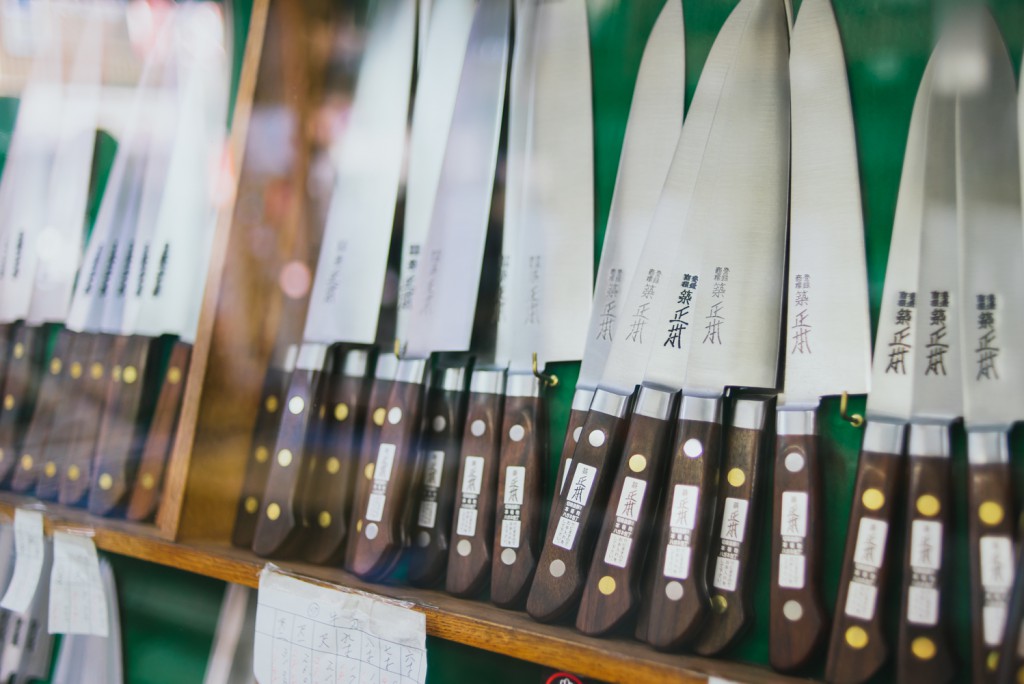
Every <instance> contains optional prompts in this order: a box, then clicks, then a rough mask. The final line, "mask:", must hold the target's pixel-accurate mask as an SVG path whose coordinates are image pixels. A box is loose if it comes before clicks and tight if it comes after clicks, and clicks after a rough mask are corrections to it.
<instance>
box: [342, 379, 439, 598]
mask: <svg viewBox="0 0 1024 684" xmlns="http://www.w3.org/2000/svg"><path fill="white" fill-rule="evenodd" d="M425 375H426V360H424V359H417V360H411V361H410V360H402V361H401V362H399V367H398V371H396V374H395V381H394V384H393V385H392V386H391V395H390V396H389V397H388V402H387V411H386V413H385V420H384V425H383V426H382V427H381V431H380V443H379V446H378V447H377V454H376V460H375V461H374V463H373V481H372V487H371V490H370V493H369V496H368V497H367V501H366V508H365V511H364V512H363V515H362V519H363V521H364V522H363V527H362V530H361V531H360V532H358V533H357V534H356V535H355V538H354V540H353V544H354V546H353V548H352V556H351V568H350V569H351V571H352V572H353V573H355V574H356V575H358V576H360V577H362V578H364V579H379V578H381V577H382V576H383V575H385V574H387V573H388V572H389V571H390V570H391V568H392V567H393V566H394V563H395V561H396V560H397V558H398V554H399V552H400V551H401V547H402V544H403V543H404V541H405V539H404V530H403V528H402V523H403V513H404V510H403V507H404V505H405V502H406V500H407V499H408V494H409V486H410V484H411V481H412V477H413V474H414V471H415V469H416V460H417V447H418V441H419V432H420V416H421V414H422V411H423V378H424V376H425Z"/></svg>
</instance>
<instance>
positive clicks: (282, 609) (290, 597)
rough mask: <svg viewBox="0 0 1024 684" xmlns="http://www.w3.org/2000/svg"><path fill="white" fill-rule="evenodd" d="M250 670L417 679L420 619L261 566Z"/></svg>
mask: <svg viewBox="0 0 1024 684" xmlns="http://www.w3.org/2000/svg"><path fill="white" fill-rule="evenodd" d="M253 673H254V675H255V676H256V681H258V682H260V683H261V684H313V683H314V682H332V684H333V683H334V682H345V683H346V684H347V683H348V682H355V683H357V684H363V683H364V682H372V683H373V684H413V683H415V684H423V682H424V681H425V680H426V676H427V645H426V619H425V617H424V616H423V614H422V613H417V612H415V611H413V610H410V609H409V608H406V607H404V606H402V605H398V604H396V603H390V602H385V601H382V600H380V599H377V598H374V597H371V596H369V595H367V594H357V593H350V592H348V591H345V590H343V589H341V588H339V587H325V586H320V585H314V584H310V583H308V582H304V581H302V580H300V579H297V578H294V577H289V576H286V575H283V574H281V573H279V572H277V571H276V570H275V569H274V568H272V567H270V566H267V567H265V568H264V569H263V572H262V573H260V588H259V596H258V599H257V608H256V639H255V644H254V649H253Z"/></svg>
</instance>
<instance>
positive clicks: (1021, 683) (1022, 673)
mask: <svg viewBox="0 0 1024 684" xmlns="http://www.w3.org/2000/svg"><path fill="white" fill-rule="evenodd" d="M1017 684H1024V667H1022V668H1020V669H1019V670H1017Z"/></svg>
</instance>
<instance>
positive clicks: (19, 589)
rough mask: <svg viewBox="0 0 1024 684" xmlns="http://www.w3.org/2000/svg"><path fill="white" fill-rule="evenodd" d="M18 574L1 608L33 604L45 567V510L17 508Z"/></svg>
mask: <svg viewBox="0 0 1024 684" xmlns="http://www.w3.org/2000/svg"><path fill="white" fill-rule="evenodd" d="M14 548H15V555H14V575H13V576H12V577H11V583H10V584H9V585H7V592H6V593H5V594H4V598H3V600H2V601H0V608H5V609H6V610H9V611H12V612H14V613H25V612H26V611H27V610H28V609H29V607H30V606H31V605H32V599H33V598H34V597H35V595H36V587H37V586H38V585H39V575H40V573H42V571H43V554H44V553H45V550H44V548H43V514H42V513H40V512H39V511H29V510H26V509H23V508H19V509H17V510H15V511H14Z"/></svg>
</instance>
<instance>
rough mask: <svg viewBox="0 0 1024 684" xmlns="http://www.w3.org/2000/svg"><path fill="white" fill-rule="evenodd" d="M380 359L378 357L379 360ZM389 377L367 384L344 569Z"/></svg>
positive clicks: (366, 495)
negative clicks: (366, 397)
mask: <svg viewBox="0 0 1024 684" xmlns="http://www.w3.org/2000/svg"><path fill="white" fill-rule="evenodd" d="M378 363H379V361H378ZM393 384H394V382H393V381H392V380H389V379H386V378H378V377H374V379H373V382H372V383H371V384H370V398H369V400H368V401H367V402H366V419H365V420H364V421H363V433H362V435H361V439H360V441H359V465H358V467H357V468H356V475H355V491H354V492H353V494H352V510H351V512H350V513H349V520H354V521H355V525H353V526H352V529H353V530H355V532H354V533H350V534H349V535H348V539H347V540H346V542H345V569H346V570H348V571H349V572H352V567H353V566H352V562H353V558H354V553H355V545H356V538H357V537H358V535H359V533H360V532H362V531H363V525H364V524H365V522H366V521H365V520H364V519H363V516H364V515H365V514H366V504H367V503H368V502H369V500H370V492H371V491H372V489H373V469H374V463H375V462H376V458H377V452H378V450H379V448H380V432H381V428H382V427H383V426H384V421H385V420H386V419H387V413H388V399H390V397H391V386H392V385H393Z"/></svg>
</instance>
